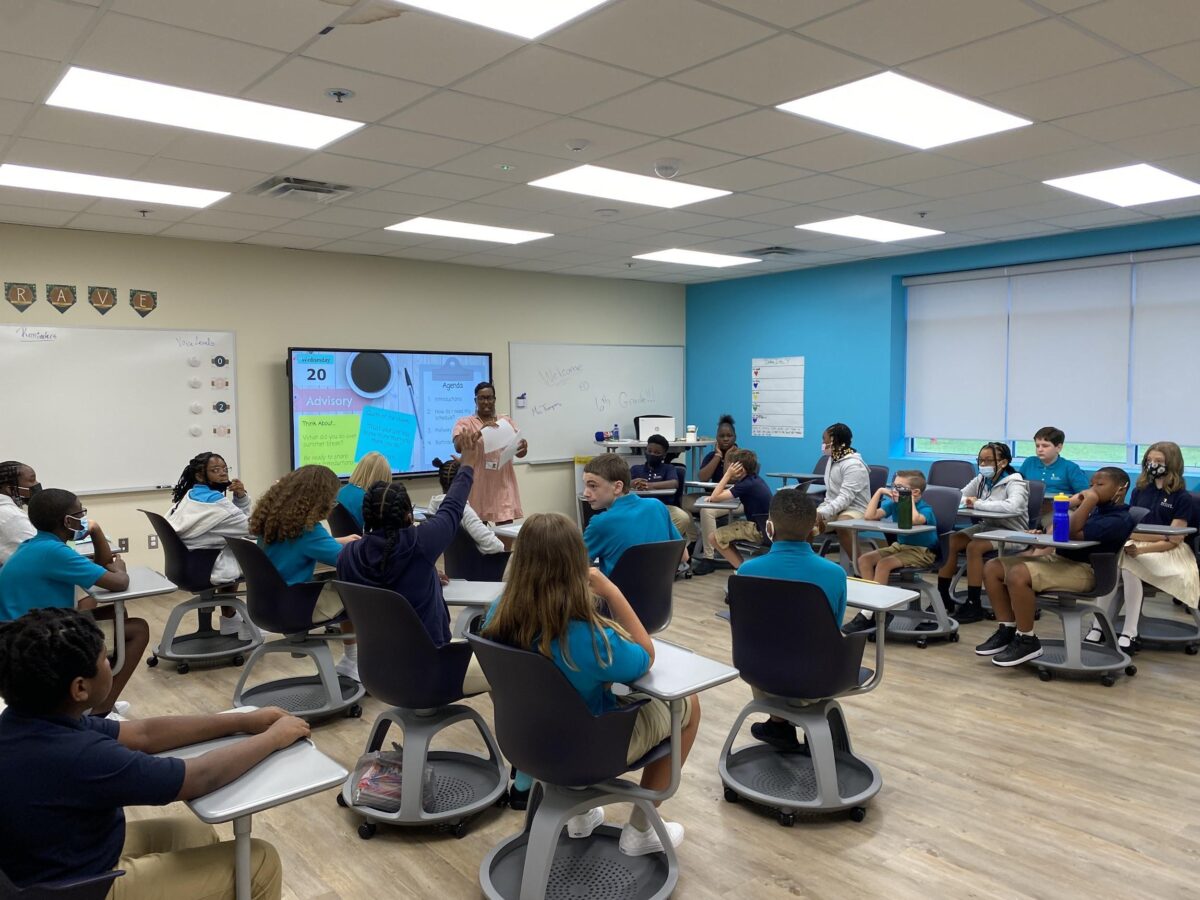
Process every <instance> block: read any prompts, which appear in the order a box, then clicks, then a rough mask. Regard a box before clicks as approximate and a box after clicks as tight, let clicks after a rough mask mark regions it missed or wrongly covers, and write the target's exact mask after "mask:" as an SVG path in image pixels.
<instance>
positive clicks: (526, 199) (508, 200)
mask: <svg viewBox="0 0 1200 900" xmlns="http://www.w3.org/2000/svg"><path fill="white" fill-rule="evenodd" d="M573 199H574V198H572V197H569V196H568V195H566V194H564V193H563V192H561V191H544V190H539V189H537V188H531V187H529V186H528V185H524V184H523V185H520V186H517V187H510V188H505V189H504V190H501V191H496V193H494V194H488V195H487V202H488V204H489V205H490V206H502V207H505V208H506V209H517V210H525V211H526V212H549V211H550V210H555V209H562V208H563V207H565V206H567V205H568V204H571V203H572V202H573ZM449 202H450V201H448V200H443V201H442V203H443V204H448V203H449ZM605 202H607V201H604V200H599V199H597V200H596V203H597V204H598V205H599V204H601V203H605Z"/></svg>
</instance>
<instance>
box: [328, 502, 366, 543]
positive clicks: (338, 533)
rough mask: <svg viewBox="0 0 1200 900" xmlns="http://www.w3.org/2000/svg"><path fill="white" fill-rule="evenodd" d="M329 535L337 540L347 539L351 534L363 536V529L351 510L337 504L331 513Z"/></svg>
mask: <svg viewBox="0 0 1200 900" xmlns="http://www.w3.org/2000/svg"><path fill="white" fill-rule="evenodd" d="M329 533H330V534H332V535H333V536H334V537H335V538H340V537H346V536H347V535H351V534H358V535H361V534H362V533H363V527H362V526H361V525H359V524H358V520H357V519H356V518H354V515H353V514H352V513H351V512H350V510H348V509H346V507H344V506H343V505H342V504H341V503H335V504H334V506H333V509H332V510H331V511H330V513H329Z"/></svg>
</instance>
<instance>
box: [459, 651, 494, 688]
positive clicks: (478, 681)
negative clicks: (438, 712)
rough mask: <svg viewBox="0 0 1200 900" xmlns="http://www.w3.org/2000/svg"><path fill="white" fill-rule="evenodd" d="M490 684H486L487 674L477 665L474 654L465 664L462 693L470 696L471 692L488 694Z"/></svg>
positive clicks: (477, 661)
mask: <svg viewBox="0 0 1200 900" xmlns="http://www.w3.org/2000/svg"><path fill="white" fill-rule="evenodd" d="M491 690H492V686H491V685H490V684H488V680H487V676H486V675H484V674H483V669H482V668H481V667H480V665H479V660H477V659H476V658H475V657H474V656H472V657H471V661H470V662H469V663H468V664H467V673H466V674H465V675H463V693H464V694H466V695H468V696H470V695H471V694H488V693H491Z"/></svg>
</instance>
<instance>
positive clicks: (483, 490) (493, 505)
mask: <svg viewBox="0 0 1200 900" xmlns="http://www.w3.org/2000/svg"><path fill="white" fill-rule="evenodd" d="M502 421H503V422H507V423H508V424H509V425H511V426H512V428H513V430H514V431H515V430H516V428H517V424H516V423H515V422H514V421H513V420H512V419H511V418H509V417H508V416H499V415H497V414H496V388H495V386H494V385H493V384H492V383H491V382H490V381H481V382H479V384H477V385H475V414H474V415H472V416H463V417H462V418H461V419H459V420H458V421H457V422H455V423H454V431H453V436H454V449H455V451H456V452H458V453H462V450H463V443H462V442H463V438H464V436H465V435H468V434H473V433H479V432H482V431H483V429H485V428H498V427H499V426H500V423H501V422H502ZM528 452H529V445H528V444H527V443H526V442H525V439H524V438H520V439H519V440H518V442H517V453H516V458H517V459H524V458H525V454H527V453H528ZM501 453H503V450H493V451H492V452H491V453H489V454H487V456H486V458H485V463H484V465H483V466H482V467H480V469H479V471H478V472H476V473H475V487H473V488H472V489H471V505H472V506H473V507H475V511H476V512H477V513H479V517H480V518H481V519H483V520H484V521H485V522H491V523H493V524H495V525H507V524H508V523H509V522H512V521H515V520H516V519H519V518H521V516H522V515H524V513H522V512H521V492H520V490H519V489H518V488H517V473H516V471H515V470H514V469H513V464H512V460H509V461H508V462H506V463H505V464H504V465H500V464H499V462H500V455H501Z"/></svg>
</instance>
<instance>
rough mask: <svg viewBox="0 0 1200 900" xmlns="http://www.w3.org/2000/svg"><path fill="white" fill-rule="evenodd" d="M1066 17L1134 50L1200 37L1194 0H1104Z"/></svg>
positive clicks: (1155, 48)
mask: <svg viewBox="0 0 1200 900" xmlns="http://www.w3.org/2000/svg"><path fill="white" fill-rule="evenodd" d="M1069 18H1070V19H1071V20H1072V21H1075V22H1078V23H1079V24H1080V25H1082V26H1083V27H1084V28H1087V29H1088V30H1089V31H1094V32H1095V33H1096V34H1099V35H1101V36H1102V37H1105V38H1107V39H1108V40H1110V41H1112V42H1113V43H1115V44H1119V45H1121V46H1122V47H1125V48H1126V49H1128V50H1132V51H1133V52H1134V53H1144V52H1146V51H1147V50H1157V49H1158V48H1159V47H1169V46H1171V45H1172V44H1179V43H1182V42H1184V41H1193V40H1196V39H1197V38H1200V16H1197V15H1196V4H1195V3H1194V2H1193V0H1153V2H1146V0H1105V2H1104V3H1097V4H1096V5H1095V6H1089V7H1087V8H1086V9H1079V10H1076V11H1074V12H1072V13H1070V14H1069Z"/></svg>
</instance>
